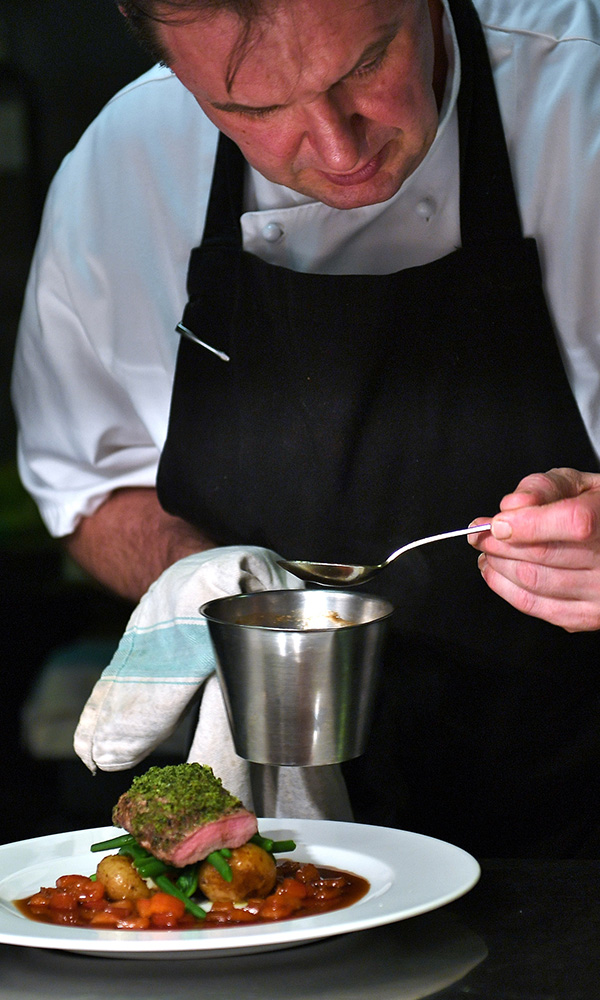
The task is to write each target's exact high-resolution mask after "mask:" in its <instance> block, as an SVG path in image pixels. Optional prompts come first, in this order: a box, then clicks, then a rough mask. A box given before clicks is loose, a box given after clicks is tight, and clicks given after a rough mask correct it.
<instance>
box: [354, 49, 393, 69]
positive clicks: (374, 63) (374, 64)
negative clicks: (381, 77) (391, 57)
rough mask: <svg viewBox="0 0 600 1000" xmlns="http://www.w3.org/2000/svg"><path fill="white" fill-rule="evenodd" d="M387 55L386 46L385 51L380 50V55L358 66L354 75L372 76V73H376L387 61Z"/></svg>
mask: <svg viewBox="0 0 600 1000" xmlns="http://www.w3.org/2000/svg"><path fill="white" fill-rule="evenodd" d="M386 56H387V48H385V49H384V50H383V52H380V53H379V55H378V56H376V57H375V59H371V60H370V61H369V62H367V63H363V65H362V66H357V68H356V69H355V70H354V72H353V74H352V76H370V75H371V73H375V72H376V71H377V70H378V69H379V68H380V66H381V65H382V64H383V62H384V61H385V57H386Z"/></svg>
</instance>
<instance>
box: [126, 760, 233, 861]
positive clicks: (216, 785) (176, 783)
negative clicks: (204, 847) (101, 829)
mask: <svg viewBox="0 0 600 1000" xmlns="http://www.w3.org/2000/svg"><path fill="white" fill-rule="evenodd" d="M240 808H243V805H242V803H241V802H240V800H239V799H238V798H236V796H235V795H232V794H231V793H230V792H228V791H227V789H225V788H223V784H222V782H221V779H220V778H217V777H216V776H215V774H214V772H213V770H212V768H210V767H208V766H206V765H203V764H195V763H193V764H170V765H167V766H166V767H151V768H150V769H149V770H148V771H146V773H145V774H141V775H139V776H138V777H136V778H134V779H133V782H132V784H131V788H130V789H129V791H127V792H124V794H123V795H122V796H121V797H120V799H119V801H118V802H117V804H116V806H115V807H114V809H113V814H112V818H113V822H114V823H115V825H117V826H125V828H126V829H128V830H130V832H131V833H132V834H133V836H134V837H136V839H137V840H140V841H141V840H148V839H150V840H154V839H155V838H156V839H160V840H162V841H163V843H166V842H168V840H169V832H170V831H172V832H173V834H174V835H175V836H176V837H177V839H179V838H180V837H181V834H182V832H185V831H186V830H188V829H189V830H190V831H191V830H193V829H194V828H195V827H197V826H199V825H202V824H205V823H210V822H211V821H213V820H217V819H219V818H220V817H221V816H223V814H226V813H229V812H233V811H234V810H236V809H240Z"/></svg>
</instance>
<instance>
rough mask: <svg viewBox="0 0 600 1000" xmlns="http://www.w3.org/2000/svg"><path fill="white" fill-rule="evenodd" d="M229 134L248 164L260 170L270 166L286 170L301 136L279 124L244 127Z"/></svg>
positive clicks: (230, 131) (231, 130)
mask: <svg viewBox="0 0 600 1000" xmlns="http://www.w3.org/2000/svg"><path fill="white" fill-rule="evenodd" d="M223 131H225V129H224V130H223ZM227 134H228V135H229V137H230V138H231V139H233V141H234V142H235V143H237V145H238V146H239V147H240V149H241V151H242V153H243V154H244V156H245V158H246V159H247V161H248V163H250V164H251V165H252V166H254V167H257V168H258V169H260V168H261V166H263V167H264V166H268V165H273V166H275V167H279V168H284V169H285V167H286V166H287V165H288V164H291V163H292V161H293V159H294V156H295V154H296V151H297V149H298V144H299V136H298V134H297V133H296V132H295V131H294V130H293V129H291V128H289V127H287V128H286V127H283V126H281V125H278V124H272V125H271V124H268V125H267V124H265V123H261V124H260V126H254V127H253V126H252V125H249V126H243V125H242V126H238V127H236V128H234V129H229V131H228V132H227Z"/></svg>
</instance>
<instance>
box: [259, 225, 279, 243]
mask: <svg viewBox="0 0 600 1000" xmlns="http://www.w3.org/2000/svg"><path fill="white" fill-rule="evenodd" d="M262 234H263V239H265V240H266V241H267V243H277V240H280V239H281V237H282V236H283V227H282V226H280V225H279V223H278V222H267V224H266V226H265V228H264V229H263V231H262Z"/></svg>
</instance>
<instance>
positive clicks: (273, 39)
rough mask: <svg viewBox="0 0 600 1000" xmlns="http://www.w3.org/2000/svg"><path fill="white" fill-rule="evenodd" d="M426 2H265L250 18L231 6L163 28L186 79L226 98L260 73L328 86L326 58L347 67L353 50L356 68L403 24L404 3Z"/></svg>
mask: <svg viewBox="0 0 600 1000" xmlns="http://www.w3.org/2000/svg"><path fill="white" fill-rule="evenodd" d="M423 2H426V0H286V2H283V3H281V2H279V3H273V4H271V3H266V4H263V5H262V6H261V9H260V12H259V13H258V15H257V16H256V17H254V18H253V19H252V20H249V21H245V20H242V18H240V17H239V16H238V15H237V14H236V13H234V12H233V11H232V10H231V9H220V10H218V11H211V12H210V13H208V12H205V13H203V14H202V15H201V16H199V17H194V18H193V19H191V18H188V19H177V18H173V19H169V20H168V21H166V23H164V24H163V25H161V26H160V28H159V33H160V35H161V40H162V41H163V43H164V44H165V46H166V48H167V51H168V52H169V53H170V56H171V58H170V60H169V62H170V66H171V68H172V69H173V70H174V72H175V73H176V74H177V75H178V76H179V77H180V78H181V79H182V82H183V83H184V84H185V85H186V86H188V87H189V88H190V89H191V90H192V91H193V92H194V93H195V94H196V96H197V97H198V98H200V99H202V98H205V99H208V100H211V99H213V98H214V99H215V100H220V99H222V98H223V96H224V92H226V93H227V94H229V95H231V93H232V92H233V91H234V90H238V91H241V90H243V91H245V90H246V89H247V88H248V87H250V88H252V86H253V83H252V81H253V80H256V79H257V74H258V75H260V78H261V86H262V87H264V86H267V87H268V88H269V89H273V91H274V92H275V91H279V90H285V89H286V88H287V89H288V90H289V88H290V86H291V83H292V81H293V80H294V79H297V80H300V78H301V77H304V78H305V82H306V83H309V80H310V77H311V75H312V76H314V77H315V79H314V83H315V85H316V86H320V85H321V81H319V80H318V79H317V78H318V77H319V75H320V74H322V72H323V70H324V68H325V66H326V65H329V66H332V65H333V63H334V62H335V61H336V60H337V61H338V62H339V63H340V65H341V66H342V69H343V62H344V59H345V58H346V55H347V59H348V61H349V65H348V69H350V68H351V63H352V60H353V59H355V58H356V57H357V55H359V54H360V52H361V50H362V49H363V48H364V47H365V46H366V45H369V44H370V43H372V42H375V41H376V40H377V38H378V37H379V36H381V35H383V34H385V33H386V32H387V31H390V29H391V28H392V27H394V26H396V25H397V24H399V22H400V19H401V16H402V11H403V9H404V8H406V7H407V6H409V5H411V4H412V5H419V4H421V3H423ZM331 82H334V81H333V80H332V81H331ZM205 88H207V89H205ZM219 89H220V90H221V93H217V90H219ZM246 96H248V97H249V96H250V95H246Z"/></svg>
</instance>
